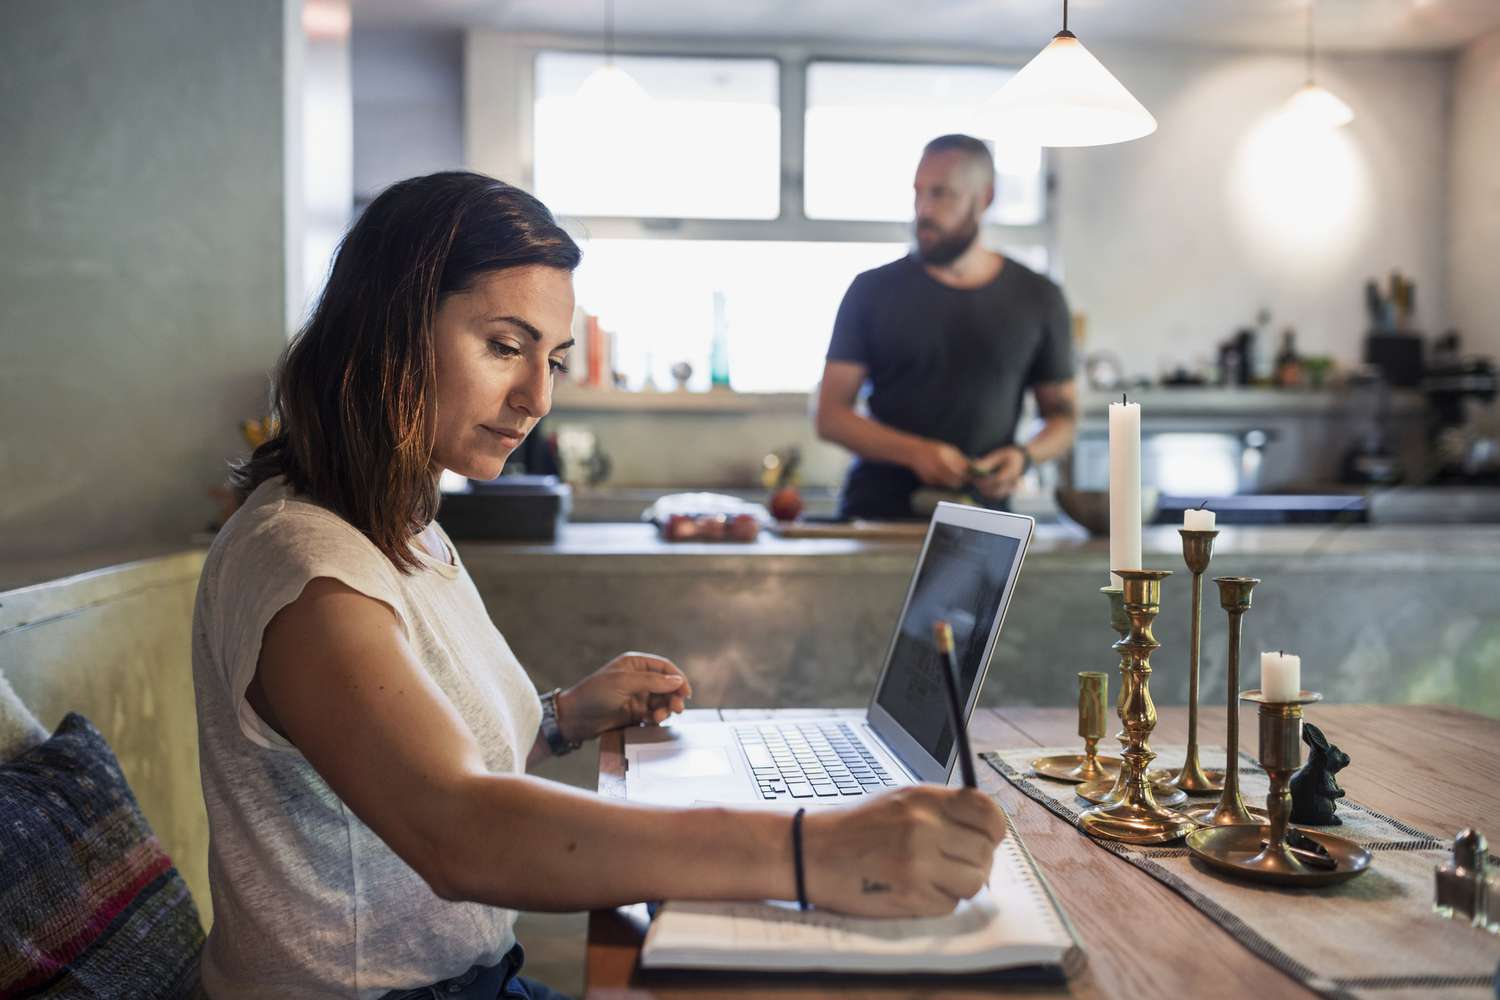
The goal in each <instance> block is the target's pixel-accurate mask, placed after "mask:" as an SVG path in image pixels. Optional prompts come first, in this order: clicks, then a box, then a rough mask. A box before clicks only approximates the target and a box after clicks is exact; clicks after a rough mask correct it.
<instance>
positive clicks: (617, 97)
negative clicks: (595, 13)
mask: <svg viewBox="0 0 1500 1000" xmlns="http://www.w3.org/2000/svg"><path fill="white" fill-rule="evenodd" d="M578 99H579V100H581V101H586V102H587V103H589V104H590V105H593V106H594V107H597V108H599V109H601V110H608V109H612V108H619V107H621V106H624V105H631V104H638V103H640V102H642V101H644V100H645V99H646V90H645V88H644V87H642V86H641V85H640V84H639V83H637V82H636V80H635V77H633V76H631V75H630V74H629V73H627V72H625V71H624V70H623V69H621V68H620V67H618V66H616V65H615V2H614V0H604V65H603V66H600V67H599V68H598V69H596V70H594V71H593V72H592V73H590V74H589V75H588V76H587V77H585V78H584V81H583V83H581V84H579V85H578Z"/></svg>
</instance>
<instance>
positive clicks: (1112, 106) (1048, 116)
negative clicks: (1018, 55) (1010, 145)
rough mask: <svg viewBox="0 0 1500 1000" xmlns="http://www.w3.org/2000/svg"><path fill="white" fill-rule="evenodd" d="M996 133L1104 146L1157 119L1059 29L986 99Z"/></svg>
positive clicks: (1144, 131) (1144, 130)
mask: <svg viewBox="0 0 1500 1000" xmlns="http://www.w3.org/2000/svg"><path fill="white" fill-rule="evenodd" d="M990 108H991V110H992V111H993V112H994V114H995V115H996V116H997V118H998V122H997V124H998V125H999V127H1000V133H999V134H1000V135H1001V136H1002V137H1004V138H1006V139H1014V140H1016V141H1019V142H1029V143H1034V144H1036V145H1039V146H1103V145H1107V144H1109V143H1114V142H1128V141H1129V140H1131V139H1139V138H1140V137H1141V136H1143V135H1150V134H1151V133H1152V132H1155V131H1156V119H1155V118H1153V117H1152V116H1151V112H1149V111H1147V110H1146V109H1145V107H1143V106H1142V105H1141V102H1140V101H1137V100H1136V99H1135V98H1134V97H1132V96H1131V94H1130V91H1128V90H1126V89H1125V87H1124V85H1123V84H1121V83H1120V81H1119V80H1116V79H1115V78H1114V75H1113V74H1111V73H1110V71H1109V70H1107V69H1105V68H1104V64H1103V63H1101V62H1100V61H1099V60H1098V59H1095V58H1094V55H1093V53H1091V52H1090V51H1089V50H1088V49H1086V48H1084V45H1083V43H1082V42H1080V41H1079V40H1078V38H1077V36H1075V35H1074V34H1073V33H1072V32H1071V31H1067V30H1063V31H1060V32H1058V33H1057V35H1056V37H1054V38H1053V39H1052V41H1051V42H1049V43H1048V45H1047V47H1046V48H1045V49H1043V50H1042V51H1041V52H1039V53H1037V54H1036V56H1035V58H1033V59H1032V60H1031V62H1029V63H1027V64H1026V65H1025V66H1023V67H1021V71H1020V72H1019V73H1017V74H1016V75H1015V76H1013V77H1011V78H1010V80H1009V81H1007V82H1006V84H1005V86H1003V87H1001V88H1000V90H999V92H998V93H997V94H996V95H995V96H994V97H993V98H992V99H991V101H990Z"/></svg>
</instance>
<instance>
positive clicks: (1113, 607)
mask: <svg viewBox="0 0 1500 1000" xmlns="http://www.w3.org/2000/svg"><path fill="white" fill-rule="evenodd" d="M1099 593H1101V594H1103V595H1104V596H1105V597H1107V598H1109V625H1110V628H1112V629H1114V630H1115V631H1116V632H1118V633H1119V634H1120V638H1121V639H1124V638H1125V637H1126V636H1127V635H1129V634H1130V616H1129V615H1128V614H1126V613H1125V588H1124V587H1100V588H1099ZM1111 648H1112V649H1117V648H1118V645H1116V646H1112V647H1111ZM1115 710H1116V712H1118V713H1121V718H1123V717H1124V715H1123V713H1124V711H1125V689H1124V687H1121V688H1120V700H1119V701H1118V702H1117V703H1116V705H1115ZM1115 739H1117V740H1119V741H1120V743H1121V744H1124V743H1125V742H1126V736H1125V731H1124V730H1121V731H1120V732H1118V733H1116V734H1115ZM1101 759H1103V760H1107V761H1112V762H1113V764H1114V767H1113V768H1112V769H1111V771H1110V773H1109V774H1106V775H1103V776H1101V777H1098V778H1095V779H1093V780H1091V781H1086V782H1084V783H1082V784H1080V785H1079V786H1078V797H1079V798H1082V799H1085V800H1087V801H1089V802H1092V803H1094V804H1095V805H1104V804H1105V803H1109V802H1116V801H1118V800H1119V799H1120V797H1121V796H1123V795H1124V794H1125V768H1124V767H1123V764H1124V761H1122V760H1120V758H1118V757H1105V758H1101ZM1032 767H1033V768H1035V767H1036V764H1035V762H1033V763H1032ZM1038 773H1041V772H1040V771H1038ZM1151 792H1152V794H1153V795H1155V796H1156V801H1157V803H1158V804H1159V805H1164V806H1175V805H1178V804H1179V803H1182V802H1186V801H1187V793H1186V792H1183V791H1179V790H1178V789H1176V788H1173V787H1172V786H1171V785H1170V784H1168V783H1167V781H1166V779H1165V778H1163V779H1160V780H1155V779H1153V780H1152V782H1151Z"/></svg>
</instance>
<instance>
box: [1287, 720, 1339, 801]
mask: <svg viewBox="0 0 1500 1000" xmlns="http://www.w3.org/2000/svg"><path fill="white" fill-rule="evenodd" d="M1302 742H1304V743H1306V744H1307V745H1308V747H1309V748H1310V749H1311V750H1312V753H1311V754H1310V755H1309V756H1308V758H1307V763H1306V764H1304V765H1303V766H1302V767H1301V768H1300V769H1299V770H1298V771H1297V773H1296V774H1294V775H1292V822H1293V823H1300V824H1302V825H1303V826H1338V825H1341V824H1342V823H1343V820H1341V819H1339V818H1338V816H1336V815H1334V812H1335V810H1337V808H1338V800H1339V799H1341V798H1343V797H1344V790H1343V789H1342V788H1340V787H1339V783H1338V782H1337V781H1335V780H1333V776H1334V775H1335V774H1337V773H1338V772H1339V771H1342V770H1343V769H1344V768H1346V767H1348V766H1349V755H1348V754H1346V753H1344V751H1342V750H1340V749H1339V748H1338V747H1337V746H1335V745H1334V744H1332V743H1329V742H1328V740H1327V739H1326V738H1324V736H1323V731H1322V730H1321V729H1319V728H1318V727H1317V726H1315V725H1313V724H1312V723H1310V722H1308V723H1304V724H1303V726H1302Z"/></svg>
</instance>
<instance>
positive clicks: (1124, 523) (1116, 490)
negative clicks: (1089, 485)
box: [1109, 403, 1141, 587]
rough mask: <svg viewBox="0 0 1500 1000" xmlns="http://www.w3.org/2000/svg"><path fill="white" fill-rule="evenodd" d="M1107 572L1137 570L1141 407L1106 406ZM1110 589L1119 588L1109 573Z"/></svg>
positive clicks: (1113, 576)
mask: <svg viewBox="0 0 1500 1000" xmlns="http://www.w3.org/2000/svg"><path fill="white" fill-rule="evenodd" d="M1109 568H1110V569H1111V570H1117V569H1140V568H1141V404H1139V403H1110V404H1109ZM1109 583H1110V586H1112V587H1119V586H1121V585H1122V584H1121V581H1120V578H1119V577H1118V576H1116V575H1115V574H1114V573H1113V572H1111V573H1110V574H1109Z"/></svg>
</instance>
